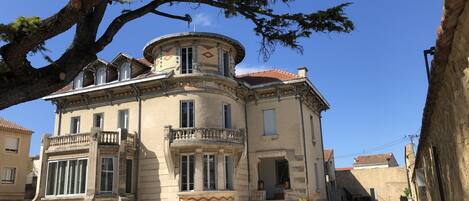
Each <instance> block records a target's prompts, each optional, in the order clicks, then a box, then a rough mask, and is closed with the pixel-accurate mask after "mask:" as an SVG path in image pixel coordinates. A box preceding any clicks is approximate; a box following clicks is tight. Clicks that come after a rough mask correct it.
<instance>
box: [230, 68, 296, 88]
mask: <svg viewBox="0 0 469 201" xmlns="http://www.w3.org/2000/svg"><path fill="white" fill-rule="evenodd" d="M236 77H237V78H238V79H239V80H241V81H244V82H247V83H248V84H250V85H259V84H265V83H271V82H280V81H287V80H293V79H297V78H300V76H298V75H297V74H293V73H290V72H287V71H285V70H280V69H271V70H266V71H259V72H253V73H246V74H241V75H237V76H236Z"/></svg>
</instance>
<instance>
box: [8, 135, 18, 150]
mask: <svg viewBox="0 0 469 201" xmlns="http://www.w3.org/2000/svg"><path fill="white" fill-rule="evenodd" d="M19 144H20V139H19V138H15V137H7V138H6V139H5V151H6V152H9V153H18V149H19Z"/></svg>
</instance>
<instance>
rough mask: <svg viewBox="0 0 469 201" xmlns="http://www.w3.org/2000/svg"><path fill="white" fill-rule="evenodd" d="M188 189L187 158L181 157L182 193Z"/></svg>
mask: <svg viewBox="0 0 469 201" xmlns="http://www.w3.org/2000/svg"><path fill="white" fill-rule="evenodd" d="M186 190H188V189H187V156H181V191H186Z"/></svg>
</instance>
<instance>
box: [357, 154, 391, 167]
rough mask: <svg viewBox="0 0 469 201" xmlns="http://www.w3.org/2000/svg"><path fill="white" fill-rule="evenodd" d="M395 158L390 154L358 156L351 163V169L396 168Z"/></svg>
mask: <svg viewBox="0 0 469 201" xmlns="http://www.w3.org/2000/svg"><path fill="white" fill-rule="evenodd" d="M397 166H399V164H397V161H396V158H394V155H393V154H392V153H386V154H373V155H364V156H358V157H357V158H355V161H354V163H353V169H366V168H387V167H397Z"/></svg>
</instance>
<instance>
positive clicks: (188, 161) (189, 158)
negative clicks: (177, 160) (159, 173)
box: [181, 154, 195, 191]
mask: <svg viewBox="0 0 469 201" xmlns="http://www.w3.org/2000/svg"><path fill="white" fill-rule="evenodd" d="M194 170H195V157H194V155H193V154H186V155H181V191H190V190H194V172H195V171H194Z"/></svg>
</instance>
